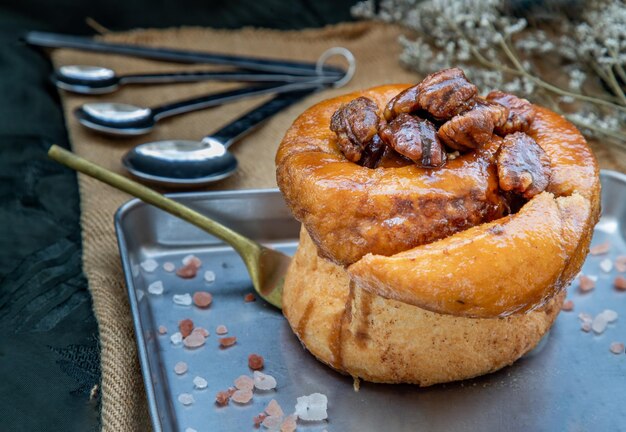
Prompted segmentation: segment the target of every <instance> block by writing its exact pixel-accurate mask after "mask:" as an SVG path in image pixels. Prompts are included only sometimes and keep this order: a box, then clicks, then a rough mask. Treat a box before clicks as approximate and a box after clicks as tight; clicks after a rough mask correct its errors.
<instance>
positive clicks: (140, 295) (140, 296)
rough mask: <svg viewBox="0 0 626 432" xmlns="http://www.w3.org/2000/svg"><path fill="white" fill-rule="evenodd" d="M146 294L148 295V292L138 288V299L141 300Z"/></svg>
mask: <svg viewBox="0 0 626 432" xmlns="http://www.w3.org/2000/svg"><path fill="white" fill-rule="evenodd" d="M144 295H146V294H145V293H144V292H143V290H140V289H138V290H137V301H138V302H140V301H141V299H142V298H143V296H144Z"/></svg>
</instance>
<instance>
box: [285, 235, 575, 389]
mask: <svg viewBox="0 0 626 432" xmlns="http://www.w3.org/2000/svg"><path fill="white" fill-rule="evenodd" d="M564 295H565V293H564V291H562V292H561V293H560V294H558V295H556V296H554V297H552V298H551V299H550V300H549V301H548V302H547V303H546V304H545V305H544V306H543V307H542V308H540V309H537V310H534V311H532V312H528V313H525V314H514V315H511V316H509V317H506V318H490V319H478V318H464V317H456V316H452V315H444V314H439V313H434V312H430V311H427V310H424V309H421V308H419V307H417V306H413V305H409V304H406V303H402V302H399V301H396V300H391V299H385V298H383V297H380V296H377V295H374V294H371V293H369V292H367V291H365V290H363V289H361V288H359V287H358V285H354V284H353V285H352V287H351V286H350V278H349V276H348V274H347V272H346V271H345V270H344V269H343V268H342V267H340V266H337V265H335V264H333V263H331V262H329V261H328V260H325V259H324V258H321V257H319V256H318V254H317V249H316V246H315V244H314V243H313V242H312V241H311V239H310V237H309V236H308V234H307V233H306V231H305V230H304V229H303V230H302V233H301V239H300V246H299V248H298V251H297V252H296V255H295V256H294V259H293V262H292V265H291V267H290V268H289V272H288V274H287V278H286V281H285V286H284V291H283V312H284V314H285V316H286V317H287V319H288V321H289V323H290V325H291V327H292V328H293V330H294V332H295V333H296V335H297V336H298V337H299V338H300V340H301V341H302V342H303V343H304V344H305V346H306V347H307V348H308V349H309V351H311V353H313V355H315V356H316V357H317V358H318V359H319V360H321V361H322V362H324V363H326V364H328V365H330V366H331V367H333V368H335V369H337V370H338V371H340V372H343V373H346V374H349V375H352V376H354V377H360V378H363V379H365V380H367V381H373V382H384V383H414V384H418V385H421V386H429V385H432V384H437V383H443V382H449V381H454V380H461V379H466V378H471V377H474V376H478V375H482V374H485V373H489V372H493V371H496V370H498V369H500V368H502V367H504V366H507V365H509V364H511V363H513V362H514V361H515V360H517V359H518V358H519V357H521V356H522V355H524V354H525V353H526V352H528V351H530V350H531V349H532V348H533V347H535V346H536V345H537V343H538V342H539V340H540V339H541V337H542V336H543V335H544V334H545V333H546V332H547V331H548V329H549V328H550V326H551V325H552V323H553V322H554V320H555V318H556V316H557V314H558V311H559V310H560V307H561V304H562V302H563V298H564Z"/></svg>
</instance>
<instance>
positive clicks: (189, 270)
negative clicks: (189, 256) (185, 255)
mask: <svg viewBox="0 0 626 432" xmlns="http://www.w3.org/2000/svg"><path fill="white" fill-rule="evenodd" d="M197 274H198V267H196V266H195V265H193V264H190V265H186V266H182V267H181V268H179V269H178V270H176V276H178V277H180V278H183V279H193V278H195V277H196V275H197Z"/></svg>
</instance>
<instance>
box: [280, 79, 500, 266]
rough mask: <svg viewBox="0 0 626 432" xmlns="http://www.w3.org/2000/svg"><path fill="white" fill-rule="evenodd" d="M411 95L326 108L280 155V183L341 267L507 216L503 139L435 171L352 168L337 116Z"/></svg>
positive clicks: (389, 93) (384, 92) (300, 125)
mask: <svg viewBox="0 0 626 432" xmlns="http://www.w3.org/2000/svg"><path fill="white" fill-rule="evenodd" d="M405 87H406V86H399V85H391V86H382V87H376V88H374V89H370V90H366V91H363V92H359V93H353V94H349V95H346V96H342V97H338V98H334V99H330V100H328V101H325V102H322V103H319V104H317V105H315V106H313V107H312V108H310V109H309V110H307V111H306V112H305V113H304V114H303V115H301V116H300V117H299V118H298V119H297V120H296V121H295V122H294V124H293V125H292V127H291V128H290V129H289V131H287V134H286V135H285V138H284V139H283V141H282V143H281V145H280V148H279V150H278V153H277V156H276V165H277V181H278V185H279V187H280V189H281V191H282V192H283V195H284V197H285V199H286V201H287V204H288V205H289V207H290V208H291V210H292V211H293V213H294V215H295V217H296V218H297V219H298V220H300V221H301V222H302V223H303V224H304V226H305V227H306V228H307V230H308V232H309V234H310V235H311V238H312V239H313V241H314V242H315V243H316V245H317V247H318V249H319V252H320V254H321V255H322V256H324V257H325V258H327V259H329V260H331V261H333V262H335V263H338V264H341V265H349V264H352V263H354V262H356V261H358V260H359V259H360V258H361V257H362V256H363V255H365V254H367V253H375V254H380V255H393V254H395V253H398V252H401V251H404V250H407V249H410V248H412V247H415V246H418V245H421V244H426V243H430V242H433V241H435V240H439V239H442V238H446V237H448V236H450V235H452V234H454V233H456V232H459V231H463V230H465V229H467V228H470V227H472V226H475V225H478V224H480V223H483V222H488V221H491V220H494V219H497V218H499V217H501V216H502V215H503V214H504V213H505V210H506V205H505V201H504V199H503V198H502V197H501V195H500V193H499V191H498V180H497V175H496V169H495V165H494V159H495V153H496V151H497V149H498V147H499V145H500V142H501V139H500V138H499V137H494V138H493V139H492V140H491V141H489V142H488V143H487V144H486V145H485V146H483V147H482V148H481V149H479V150H477V151H475V152H471V153H468V154H466V155H463V156H461V157H459V158H457V159H455V160H452V161H449V162H447V163H446V164H445V165H444V166H443V167H441V168H435V169H431V168H420V167H417V166H415V165H409V166H401V167H391V168H387V167H383V168H377V169H368V168H364V167H361V166H359V165H357V164H354V163H349V162H347V161H346V159H345V157H344V156H343V154H342V153H341V152H340V151H339V149H338V147H337V144H336V136H335V134H334V133H333V132H332V131H331V130H330V129H329V128H328V122H329V119H330V116H331V115H332V113H333V112H335V110H336V109H337V108H338V107H339V106H340V105H341V104H342V103H346V102H349V101H350V100H352V99H354V98H356V97H358V96H366V97H369V98H371V99H373V100H374V101H376V103H377V104H378V106H379V107H384V106H385V104H386V103H387V101H388V100H389V99H391V98H392V97H393V96H395V95H396V94H397V93H399V92H400V91H401V90H403V89H404V88H405Z"/></svg>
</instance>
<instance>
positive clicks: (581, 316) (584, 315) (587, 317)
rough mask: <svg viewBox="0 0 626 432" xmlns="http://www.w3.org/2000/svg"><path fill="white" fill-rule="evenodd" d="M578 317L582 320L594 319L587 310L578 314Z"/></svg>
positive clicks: (589, 320)
mask: <svg viewBox="0 0 626 432" xmlns="http://www.w3.org/2000/svg"><path fill="white" fill-rule="evenodd" d="M578 319H579V320H581V321H582V322H591V321H593V317H592V316H591V315H589V314H588V313H586V312H581V313H579V314H578Z"/></svg>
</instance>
